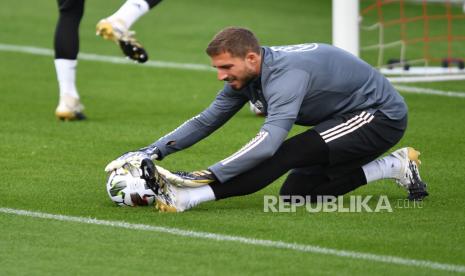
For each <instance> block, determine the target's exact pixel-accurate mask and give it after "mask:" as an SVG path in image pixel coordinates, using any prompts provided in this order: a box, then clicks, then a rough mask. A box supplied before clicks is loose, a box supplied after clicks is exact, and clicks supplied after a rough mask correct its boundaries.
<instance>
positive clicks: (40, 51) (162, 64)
mask: <svg viewBox="0 0 465 276" xmlns="http://www.w3.org/2000/svg"><path fill="white" fill-rule="evenodd" d="M0 51H4V52H14V53H27V54H33V55H42V56H50V57H53V56H54V52H53V50H51V49H46V48H38V47H33V46H21V45H11V44H2V43H0ZM78 58H79V59H80V60H89V61H100V62H108V63H117V64H136V63H134V62H133V61H130V60H128V59H125V58H122V57H116V56H105V55H97V54H86V53H80V54H79V57H78ZM137 65H138V66H148V67H157V68H174V69H184V70H196V71H207V72H213V71H214V69H213V68H212V67H210V66H208V65H204V64H192V63H176V62H168V61H150V60H149V61H147V62H146V63H144V64H137ZM451 77H453V76H451ZM396 88H397V89H399V90H400V91H404V92H408V93H417V94H431V95H438V96H447V97H460V98H463V97H465V94H462V93H458V92H451V91H441V90H433V89H427V88H419V87H413V86H402V85H396Z"/></svg>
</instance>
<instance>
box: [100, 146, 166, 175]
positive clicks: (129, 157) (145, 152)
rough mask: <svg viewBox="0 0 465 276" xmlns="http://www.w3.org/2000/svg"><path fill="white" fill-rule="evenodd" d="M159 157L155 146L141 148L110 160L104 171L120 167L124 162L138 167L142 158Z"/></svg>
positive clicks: (153, 158) (152, 158)
mask: <svg viewBox="0 0 465 276" xmlns="http://www.w3.org/2000/svg"><path fill="white" fill-rule="evenodd" d="M158 157H159V151H158V149H157V148H155V147H153V148H143V149H141V150H138V151H130V152H127V153H125V154H123V155H121V156H120V157H118V158H117V159H115V160H113V161H111V162H110V163H109V164H108V165H107V166H106V167H105V172H107V173H109V172H112V171H114V170H116V169H119V168H121V167H122V166H123V165H124V164H126V163H131V164H133V165H134V166H136V167H139V166H140V164H141V162H142V160H144V159H146V158H148V159H151V160H155V159H157V158H158Z"/></svg>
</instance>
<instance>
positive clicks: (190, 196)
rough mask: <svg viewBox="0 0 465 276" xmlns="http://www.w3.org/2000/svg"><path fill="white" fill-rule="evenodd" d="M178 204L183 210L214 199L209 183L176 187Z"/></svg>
mask: <svg viewBox="0 0 465 276" xmlns="http://www.w3.org/2000/svg"><path fill="white" fill-rule="evenodd" d="M178 192H179V195H178V196H179V197H178V198H179V199H180V201H181V202H180V205H181V206H182V207H183V208H184V210H187V209H191V208H193V207H195V206H197V205H199V204H200V203H202V202H206V201H212V200H215V194H214V193H213V190H212V188H211V187H210V186H209V185H205V186H201V187H196V188H189V187H187V188H182V189H178Z"/></svg>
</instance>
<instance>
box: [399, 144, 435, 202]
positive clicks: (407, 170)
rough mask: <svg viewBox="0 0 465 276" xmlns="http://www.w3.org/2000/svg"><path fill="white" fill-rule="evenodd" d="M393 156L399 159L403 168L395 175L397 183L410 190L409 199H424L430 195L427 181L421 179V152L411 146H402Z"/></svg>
mask: <svg viewBox="0 0 465 276" xmlns="http://www.w3.org/2000/svg"><path fill="white" fill-rule="evenodd" d="M391 156H394V157H395V158H397V159H399V160H400V162H401V169H400V172H399V174H398V175H397V176H396V177H395V179H396V182H397V184H399V186H401V187H403V188H404V189H406V190H407V191H408V193H409V194H408V199H409V200H422V199H423V198H424V197H426V196H427V195H428V192H427V191H426V183H425V182H423V181H422V180H421V177H420V172H419V170H418V167H419V166H420V164H421V161H420V159H419V156H420V152H419V151H417V150H415V149H414V148H411V147H406V148H401V149H398V150H396V151H394V152H393V153H391Z"/></svg>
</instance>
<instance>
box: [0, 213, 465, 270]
mask: <svg viewBox="0 0 465 276" xmlns="http://www.w3.org/2000/svg"><path fill="white" fill-rule="evenodd" d="M0 213H4V214H10V215H18V216H26V217H34V218H40V219H51V220H57V221H65V222H75V223H84V224H93V225H103V226H110V227H115V228H125V229H131V230H140V231H149V232H157V233H165V234H170V235H175V236H182V237H188V238H197V239H207V240H215V241H220V242H225V241H227V242H236V243H240V244H247V245H254V246H263V247H270V248H279V249H288V250H293V251H298V252H305V253H313V254H322V255H330V256H336V257H343V258H351V259H359V260H366V261H371V262H380V263H387V264H394V265H404V266H413V267H420V268H424V269H434V270H442V271H449V272H462V273H465V266H463V265H455V264H446V263H438V262H433V261H427V260H417V259H409V258H402V257H396V256H389V255H377V254H372V253H363V252H356V251H348V250H339V249H332V248H326V247H320V246H315V245H307V244H298V243H287V242H283V241H273V240H262V239H253V238H246V237H241V236H231V235H222V234H215V233H208V232H197V231H190V230H182V229H179V228H172V227H163V226H153V225H145V224H133V223H128V222H124V221H109V220H100V219H94V218H85V217H74V216H65V215H54V214H48V213H41V212H33V211H27V210H18V209H11V208H1V207H0Z"/></svg>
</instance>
